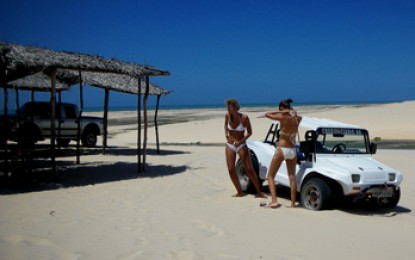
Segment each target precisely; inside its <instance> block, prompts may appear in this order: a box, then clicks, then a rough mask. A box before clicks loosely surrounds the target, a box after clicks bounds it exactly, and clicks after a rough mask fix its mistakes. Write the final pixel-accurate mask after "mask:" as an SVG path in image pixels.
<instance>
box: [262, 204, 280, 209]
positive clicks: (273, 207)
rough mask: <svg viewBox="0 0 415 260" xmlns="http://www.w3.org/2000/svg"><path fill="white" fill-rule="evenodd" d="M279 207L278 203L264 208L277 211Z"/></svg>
mask: <svg viewBox="0 0 415 260" xmlns="http://www.w3.org/2000/svg"><path fill="white" fill-rule="evenodd" d="M279 207H281V204H279V203H270V204H268V205H265V206H264V208H266V209H278V208H279Z"/></svg>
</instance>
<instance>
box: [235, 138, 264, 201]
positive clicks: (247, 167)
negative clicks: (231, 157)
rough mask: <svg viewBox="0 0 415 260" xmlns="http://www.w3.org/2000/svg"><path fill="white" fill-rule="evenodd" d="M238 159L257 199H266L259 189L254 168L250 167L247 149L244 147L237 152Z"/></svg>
mask: <svg viewBox="0 0 415 260" xmlns="http://www.w3.org/2000/svg"><path fill="white" fill-rule="evenodd" d="M239 157H240V158H241V160H242V163H243V164H244V168H245V170H246V172H247V174H248V177H249V179H250V180H251V181H252V183H253V184H254V186H255V190H256V192H257V195H258V197H260V198H266V197H267V196H266V195H265V194H264V193H263V192H261V187H260V185H259V180H258V176H257V174H256V173H255V170H254V168H253V167H252V162H251V158H250V157H249V152H248V148H247V147H246V146H245V147H242V148H241V150H240V151H239Z"/></svg>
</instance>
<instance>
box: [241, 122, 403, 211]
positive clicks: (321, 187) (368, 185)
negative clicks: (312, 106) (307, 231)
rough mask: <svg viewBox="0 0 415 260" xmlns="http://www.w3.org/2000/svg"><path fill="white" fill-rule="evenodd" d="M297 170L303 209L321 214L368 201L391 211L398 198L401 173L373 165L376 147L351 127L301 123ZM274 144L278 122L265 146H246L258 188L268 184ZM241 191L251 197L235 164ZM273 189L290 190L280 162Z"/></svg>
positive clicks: (250, 186) (252, 143) (247, 182)
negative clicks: (346, 202)
mask: <svg viewBox="0 0 415 260" xmlns="http://www.w3.org/2000/svg"><path fill="white" fill-rule="evenodd" d="M300 128H301V131H300V132H302V131H304V140H302V141H301V142H300V145H299V151H298V153H297V154H298V163H297V168H296V180H297V191H298V192H299V193H300V202H301V205H302V206H303V207H304V208H307V209H310V210H321V209H324V208H327V207H331V206H334V205H335V204H334V202H338V201H341V200H343V199H346V198H351V199H352V200H353V201H357V200H360V199H366V200H370V201H372V202H374V203H376V205H378V206H380V207H387V208H394V207H395V206H396V205H397V204H398V202H399V198H400V188H399V185H400V183H401V182H402V175H401V173H400V172H398V171H396V170H394V169H392V168H390V167H388V166H386V165H385V164H382V163H381V162H379V161H377V160H375V159H374V158H373V157H372V154H375V153H376V148H377V146H376V144H375V143H371V142H370V139H369V133H368V131H367V130H365V129H362V128H360V127H359V126H356V125H350V124H345V123H341V122H337V121H332V120H328V119H321V118H308V117H304V118H303V120H302V121H301V124H300ZM276 142H278V122H277V121H273V122H272V124H271V127H270V129H269V131H268V133H267V136H266V138H265V141H264V142H261V141H248V142H247V145H248V148H249V153H250V157H251V161H252V164H253V167H254V169H255V171H256V173H257V175H258V177H259V179H260V183H261V185H262V182H263V181H264V180H266V179H267V173H268V167H269V164H270V162H271V159H272V157H273V155H274V153H275V149H276V148H275V144H276ZM236 167H237V175H238V178H239V180H240V183H241V186H242V189H243V190H244V191H246V192H255V189H254V187H253V184H252V183H251V182H250V180H249V178H248V176H247V174H246V172H245V170H244V168H243V165H242V162H241V161H240V160H238V162H237V165H236ZM275 182H276V184H277V185H283V186H286V187H289V179H288V175H287V170H286V165H285V162H283V164H282V165H281V167H280V169H279V171H278V173H277V175H276V177H275Z"/></svg>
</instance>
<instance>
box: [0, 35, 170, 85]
mask: <svg viewBox="0 0 415 260" xmlns="http://www.w3.org/2000/svg"><path fill="white" fill-rule="evenodd" d="M0 55H1V56H0V77H1V78H2V80H3V83H7V82H9V81H13V80H15V79H19V78H22V77H25V76H28V75H32V74H35V73H38V72H41V71H43V72H44V73H46V74H49V75H50V73H51V70H52V69H55V68H56V69H70V70H75V71H80V70H81V71H92V72H108V73H114V74H123V75H129V76H132V77H142V76H162V75H170V73H169V72H168V71H166V70H161V69H156V68H152V67H150V66H144V65H139V64H135V63H130V62H123V61H120V60H117V59H106V58H103V57H100V56H93V55H89V54H81V53H74V52H65V51H53V50H49V49H45V48H38V47H31V46H23V45H17V44H11V43H5V42H0Z"/></svg>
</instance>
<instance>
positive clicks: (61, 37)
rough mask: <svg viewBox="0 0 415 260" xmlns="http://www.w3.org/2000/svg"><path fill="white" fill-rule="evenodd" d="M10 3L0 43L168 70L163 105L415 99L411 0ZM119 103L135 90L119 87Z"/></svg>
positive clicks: (0, 14) (2, 14) (94, 102)
mask: <svg viewBox="0 0 415 260" xmlns="http://www.w3.org/2000/svg"><path fill="white" fill-rule="evenodd" d="M1 3H2V4H1V7H2V8H1V11H0V24H1V25H2V29H1V31H0V41H7V42H12V43H18V44H25V45H35V46H39V47H46V48H50V49H54V50H67V51H74V52H82V53H89V54H96V55H100V56H103V57H108V58H118V59H121V60H125V61H131V62H136V63H139V64H148V65H152V66H154V67H158V68H162V69H166V70H168V71H170V72H171V74H172V75H171V76H169V77H153V78H151V81H152V82H154V83H155V84H158V85H160V86H161V87H163V88H165V89H168V90H172V91H174V92H173V93H172V94H170V95H168V96H166V97H163V98H162V105H180V104H184V105H205V104H223V101H224V100H225V99H227V98H229V97H236V98H237V99H239V100H240V102H241V103H242V104H259V103H268V104H269V103H278V102H279V101H280V100H281V99H285V98H287V97H291V98H292V99H294V101H295V102H297V103H310V102H317V103H319V102H392V101H403V100H413V99H415V1H413V0H407V1H404V0H394V1H392V0H387V1H386V0H344V1H341V0H339V1H336V0H328V1H318V0H315V1H311V0H302V1H300V0H285V1H278V0H274V1H272V0H259V1H258V0H255V1H242V0H240V1H235V0H212V1H190V0H188V1H175V0H170V1H169V0H152V1H140V0H128V1H127V0H125V1H123V0H120V1H104V0H98V1H79V0H73V1H56V0H55V1H46V0H36V1H35V0H12V1H9V0H6V1H5V0H2V1H1ZM77 91H78V90H77V88H75V89H73V90H71V91H70V92H69V93H66V94H64V96H63V98H64V99H65V100H66V101H72V100H77V96H78V94H77V93H78V92H77ZM85 91H86V93H87V96H88V100H87V101H86V106H100V105H101V104H102V100H103V91H102V90H100V89H90V88H86V90H85ZM110 104H111V105H112V106H120V105H135V104H136V97H133V96H130V95H126V94H115V93H111V96H110Z"/></svg>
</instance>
